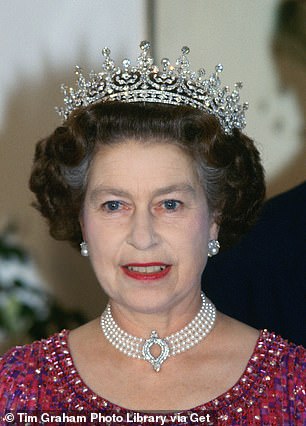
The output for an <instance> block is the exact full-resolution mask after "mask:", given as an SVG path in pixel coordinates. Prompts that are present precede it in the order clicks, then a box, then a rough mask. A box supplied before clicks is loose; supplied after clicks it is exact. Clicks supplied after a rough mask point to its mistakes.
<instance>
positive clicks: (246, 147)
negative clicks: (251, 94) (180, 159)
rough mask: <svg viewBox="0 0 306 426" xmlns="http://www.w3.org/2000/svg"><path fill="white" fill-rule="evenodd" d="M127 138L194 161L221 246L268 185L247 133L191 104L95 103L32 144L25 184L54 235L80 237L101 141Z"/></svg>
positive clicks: (241, 229)
mask: <svg viewBox="0 0 306 426" xmlns="http://www.w3.org/2000/svg"><path fill="white" fill-rule="evenodd" d="M126 137H129V138H134V139H137V140H140V141H142V142H143V143H146V141H152V140H155V141H159V142H160V141H161V142H165V143H173V144H175V145H177V146H179V147H181V148H182V149H183V150H184V151H185V152H186V153H187V154H188V155H189V156H190V157H191V158H192V159H193V160H194V164H195V167H196V169H195V170H196V171H197V173H198V176H199V179H200V182H201V183H202V185H203V188H204V191H205V194H206V197H207V201H208V205H209V208H210V211H211V212H213V213H214V214H215V217H216V221H217V223H218V224H219V226H220V231H219V240H220V243H221V245H222V246H223V247H224V246H228V245H230V244H232V243H233V242H234V240H236V239H237V238H238V237H240V236H241V235H242V234H243V233H245V232H246V231H247V230H248V229H249V227H250V226H251V225H252V224H253V222H254V221H255V219H256V217H257V214H258V211H259V208H260V206H261V204H262V201H263V198H264V194H265V184H264V172H263V168H262V165H261V162H260V156H259V153H258V150H257V149H256V147H255V145H254V143H253V141H252V140H251V139H250V138H248V137H247V136H245V135H244V134H243V133H242V132H240V131H239V130H235V131H234V132H233V134H232V135H226V134H225V133H224V132H223V130H222V128H221V126H220V124H219V122H218V120H217V119H216V118H215V117H214V116H212V115H209V114H207V113H204V112H202V111H199V110H197V109H194V108H190V107H184V106H182V107H178V106H171V105H163V104H140V103H135V104H125V103H120V102H113V103H97V104H94V105H91V106H89V107H86V108H81V109H79V110H76V111H74V112H73V113H72V114H71V115H70V117H69V118H68V120H67V121H66V122H65V123H64V124H63V125H62V126H60V127H58V128H57V129H56V130H55V131H54V133H52V134H51V135H50V136H49V137H48V138H46V139H43V140H41V141H40V142H38V144H37V147H36V153H35V159H34V166H33V170H32V174H31V178H30V188H31V190H32V191H33V192H34V193H35V194H36V198H37V202H36V203H35V207H36V208H38V210H39V211H40V212H41V213H42V215H43V216H44V217H46V218H47V219H48V221H49V226H50V233H51V235H52V236H53V237H54V238H56V239H59V240H68V241H70V242H71V243H72V244H73V245H74V246H77V245H78V244H79V243H80V242H81V240H82V234H81V229H80V224H79V215H80V211H81V209H82V204H83V200H84V195H85V192H86V180H87V174H88V170H89V167H90V162H91V160H92V158H93V156H94V154H95V152H96V151H97V150H98V149H99V147H100V146H101V145H106V144H107V145H110V144H113V143H116V142H118V141H119V142H122V140H124V139H125V138H126ZM127 161H128V160H127Z"/></svg>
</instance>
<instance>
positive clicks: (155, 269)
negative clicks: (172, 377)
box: [121, 262, 171, 280]
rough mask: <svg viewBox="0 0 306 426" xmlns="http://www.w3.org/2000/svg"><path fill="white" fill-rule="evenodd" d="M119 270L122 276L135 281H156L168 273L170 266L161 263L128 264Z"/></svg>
mask: <svg viewBox="0 0 306 426" xmlns="http://www.w3.org/2000/svg"><path fill="white" fill-rule="evenodd" d="M121 268H122V271H123V272H124V274H126V275H127V276H129V277H131V278H134V279H136V280H158V279H161V278H163V277H165V276H166V275H167V274H168V273H169V272H170V269H171V265H167V264H165V263H161V262H153V263H129V264H126V265H123V266H122V267H121Z"/></svg>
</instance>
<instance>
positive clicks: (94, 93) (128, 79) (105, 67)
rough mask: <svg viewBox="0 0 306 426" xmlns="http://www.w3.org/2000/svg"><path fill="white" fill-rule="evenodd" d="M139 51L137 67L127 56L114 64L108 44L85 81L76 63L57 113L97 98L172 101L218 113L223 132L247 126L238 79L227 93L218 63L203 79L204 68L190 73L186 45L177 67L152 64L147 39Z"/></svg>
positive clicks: (164, 62) (245, 105)
mask: <svg viewBox="0 0 306 426" xmlns="http://www.w3.org/2000/svg"><path fill="white" fill-rule="evenodd" d="M140 49H141V52H140V55H139V56H138V58H137V64H136V66H133V65H132V64H131V61H130V60H129V59H124V60H123V61H122V67H118V66H116V64H115V62H114V61H113V59H111V56H110V55H111V51H110V49H109V48H108V47H105V48H104V49H103V50H102V54H103V56H104V63H103V64H102V70H101V71H100V72H98V73H96V72H94V71H92V72H91V73H90V74H89V79H88V80H86V78H85V77H84V75H83V73H82V70H81V68H80V67H78V66H77V67H76V70H75V73H76V76H77V82H76V88H72V87H70V88H69V87H67V86H66V85H62V86H61V89H62V92H63V94H64V104H65V105H64V106H63V107H57V108H56V111H57V113H58V114H59V115H60V116H61V117H62V119H63V120H66V119H67V118H68V116H69V114H70V113H71V112H72V111H74V110H75V109H77V108H79V107H82V106H87V105H90V104H93V103H96V102H111V101H120V102H124V103H134V102H143V103H145V102H156V103H161V104H171V105H187V106H190V107H193V108H197V109H199V110H203V111H206V112H207V113H209V114H212V115H214V116H216V117H217V118H218V120H219V122H220V124H221V126H222V128H223V130H224V132H225V133H227V134H231V133H232V130H233V129H234V128H237V129H243V128H244V127H245V125H246V121H245V111H246V110H247V109H248V103H247V102H245V103H243V104H239V101H240V94H239V90H240V89H241V88H242V83H241V82H238V83H236V84H235V86H234V90H233V91H232V92H231V91H230V88H229V87H228V86H224V87H221V80H220V73H221V72H222V70H223V66H222V65H221V64H218V65H216V67H215V71H214V72H213V73H212V74H211V75H210V76H209V77H208V78H206V72H205V70H204V69H203V68H201V69H200V70H199V71H197V72H194V71H192V70H191V69H190V63H189V60H188V58H187V55H188V53H189V52H190V49H189V48H188V47H186V46H185V47H182V50H181V55H180V57H179V58H178V59H177V61H176V63H175V65H171V63H170V61H169V59H167V58H164V59H162V60H161V66H160V67H158V66H157V65H155V64H154V60H153V58H152V56H151V54H150V43H149V42H148V41H142V42H141V43H140Z"/></svg>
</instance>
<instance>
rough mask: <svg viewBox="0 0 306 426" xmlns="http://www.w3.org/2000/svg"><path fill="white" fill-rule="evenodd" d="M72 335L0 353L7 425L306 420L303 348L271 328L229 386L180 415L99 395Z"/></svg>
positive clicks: (0, 411)
mask: <svg viewBox="0 0 306 426" xmlns="http://www.w3.org/2000/svg"><path fill="white" fill-rule="evenodd" d="M68 333H69V332H68V331H67V330H64V331H62V332H61V333H59V334H55V335H54V336H52V337H50V338H49V339H46V340H41V341H37V342H34V343H32V344H31V345H26V346H19V347H16V348H13V349H11V350H10V351H9V352H7V353H6V354H5V355H4V356H3V357H2V358H1V359H0V424H1V425H9V424H26V423H28V424H30V425H32V424H33V425H35V424H48V425H51V424H56V425H58V424H92V425H94V424H105V425H106V424H108V425H121V426H125V425H142V426H143V425H150V426H154V425H162V424H164V425H166V426H169V425H201V424H203V425H231V426H232V425H247V426H250V425H275V426H280V425H284V426H285V425H298V426H302V425H306V416H305V378H303V372H304V370H303V363H304V364H305V350H304V349H303V347H301V346H295V345H293V344H289V343H288V342H287V341H285V340H283V339H282V338H281V337H279V336H275V334H273V333H270V332H268V331H266V330H264V331H261V333H260V337H259V338H258V341H257V344H256V346H255V349H254V352H253V354H252V356H251V358H250V360H249V362H248V364H247V366H246V369H245V371H244V373H243V374H242V376H241V377H240V379H239V380H238V381H237V383H236V384H235V385H234V386H233V387H232V388H231V389H229V390H228V391H227V392H226V393H224V394H222V395H220V396H219V397H218V398H215V399H213V400H212V401H209V402H205V403H203V405H200V406H197V407H194V408H191V409H190V410H188V411H182V412H180V413H140V412H135V411H131V410H128V409H126V408H123V407H119V406H118V405H116V404H114V403H112V402H110V401H108V400H106V399H105V398H103V397H102V396H99V395H97V394H95V393H94V392H93V391H92V390H91V389H89V388H88V387H87V386H86V384H85V383H84V382H83V380H82V378H81V377H80V376H79V374H78V371H77V370H76V368H75V366H74V363H73V360H72V357H71V354H70V352H69V348H68V344H67V338H68ZM105 374H107V371H106V372H105ZM5 415H6V416H8V417H5ZM158 416H161V417H158ZM163 416H164V417H163ZM13 421H15V423H13ZM43 422H45V423H43Z"/></svg>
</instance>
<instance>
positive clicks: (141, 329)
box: [109, 289, 202, 338]
mask: <svg viewBox="0 0 306 426" xmlns="http://www.w3.org/2000/svg"><path fill="white" fill-rule="evenodd" d="M109 303H110V305H111V311H112V316H113V318H114V320H115V321H116V323H117V324H118V326H119V327H120V328H121V329H122V330H124V331H126V332H127V333H129V334H132V335H134V336H137V337H142V338H148V337H149V336H150V335H151V332H152V330H156V331H157V333H158V335H159V336H162V337H165V336H168V335H170V334H172V333H175V332H176V331H178V330H180V329H182V328H184V327H185V326H186V324H188V323H189V322H190V321H192V320H193V318H194V317H195V316H196V315H197V313H198V312H199V310H200V308H201V304H202V300H201V290H200V289H198V290H197V291H195V292H194V293H190V294H189V295H188V296H187V297H185V298H184V299H182V300H180V301H178V300H176V299H175V298H173V300H172V301H171V305H170V306H166V307H165V308H164V309H163V310H158V311H156V310H154V311H152V312H143V311H138V310H131V309H129V308H127V307H126V306H124V305H122V304H118V303H115V302H114V301H112V300H110V301H109Z"/></svg>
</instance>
